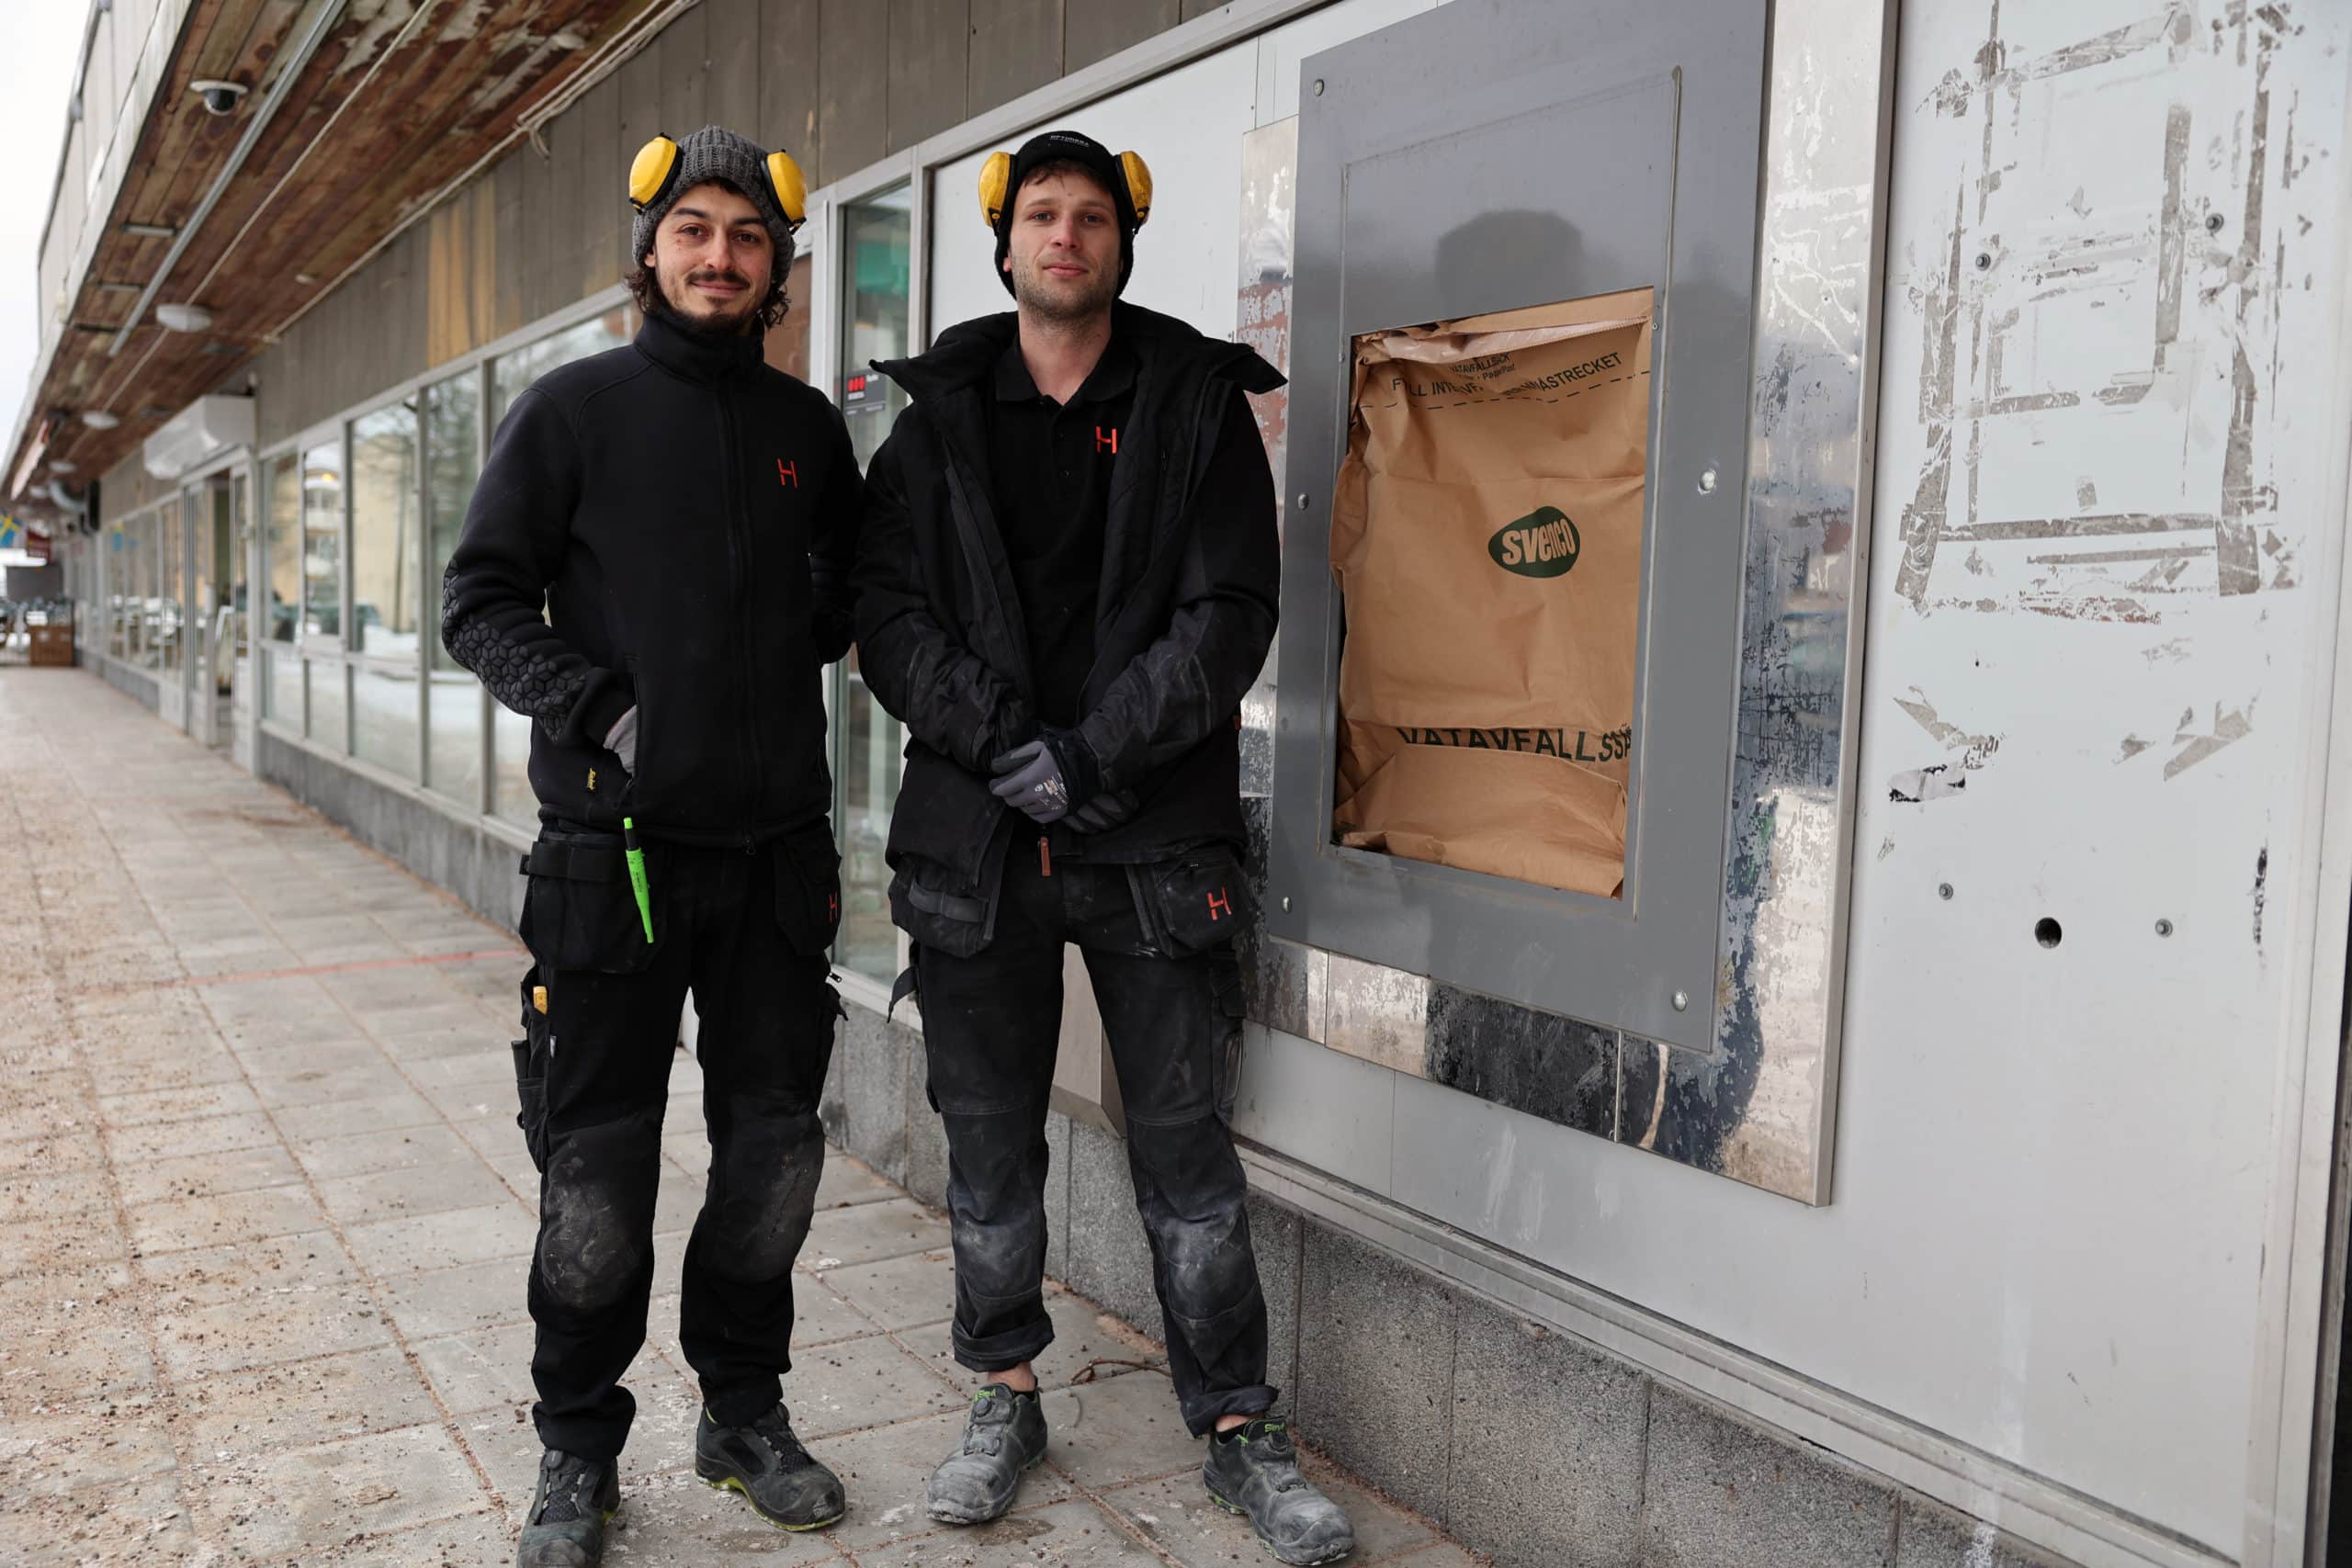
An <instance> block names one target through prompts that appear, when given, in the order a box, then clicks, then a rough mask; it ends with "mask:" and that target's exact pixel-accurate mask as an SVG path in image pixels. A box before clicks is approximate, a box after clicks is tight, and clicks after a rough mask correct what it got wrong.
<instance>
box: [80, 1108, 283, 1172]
mask: <svg viewBox="0 0 2352 1568" xmlns="http://www.w3.org/2000/svg"><path fill="white" fill-rule="evenodd" d="M104 1136H105V1139H106V1146H107V1158H108V1159H109V1160H111V1161H112V1162H113V1163H114V1164H115V1165H116V1166H117V1167H129V1166H136V1165H140V1164H143V1163H145V1162H146V1161H149V1160H158V1159H177V1158H181V1157H184V1156H188V1155H206V1154H226V1153H228V1152H230V1151H231V1150H234V1149H254V1148H265V1147H267V1146H268V1145H272V1144H275V1143H277V1141H278V1137H277V1127H275V1126H274V1125H272V1124H271V1122H270V1119H269V1118H268V1117H266V1116H265V1115H263V1114H262V1113H261V1112H260V1111H243V1112H239V1113H237V1114H234V1115H229V1116H207V1117H201V1118H198V1119H197V1120H195V1121H190V1122H141V1123H140V1124H139V1125H137V1126H132V1127H107V1129H105V1134H104Z"/></svg>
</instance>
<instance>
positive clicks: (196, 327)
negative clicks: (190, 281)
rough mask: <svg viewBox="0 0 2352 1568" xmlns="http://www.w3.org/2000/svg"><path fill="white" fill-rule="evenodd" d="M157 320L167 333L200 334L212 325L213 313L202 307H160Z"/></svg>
mask: <svg viewBox="0 0 2352 1568" xmlns="http://www.w3.org/2000/svg"><path fill="white" fill-rule="evenodd" d="M155 320H156V321H158V322H159V323H161V324H162V326H163V327H164V331H166V332H175V333H200V332H203V331H205V330H206V329H208V328H209V327H210V326H211V325H212V312H211V311H209V310H206V309H205V308H204V307H203V306H201V305H158V306H156V307H155Z"/></svg>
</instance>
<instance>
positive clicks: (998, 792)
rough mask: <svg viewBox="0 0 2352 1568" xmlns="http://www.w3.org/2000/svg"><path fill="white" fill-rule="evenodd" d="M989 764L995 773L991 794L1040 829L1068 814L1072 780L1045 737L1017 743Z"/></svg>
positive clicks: (1048, 826) (990, 789) (990, 787)
mask: <svg viewBox="0 0 2352 1568" xmlns="http://www.w3.org/2000/svg"><path fill="white" fill-rule="evenodd" d="M989 767H990V768H991V769H993V770H994V771H995V773H996V781H995V782H994V783H993V784H989V794H991V795H995V796H996V797H997V798H998V799H999V800H1001V801H1002V802H1004V803H1005V804H1006V805H1007V806H1010V807H1013V808H1014V809H1015V810H1017V811H1019V812H1021V813H1022V814H1023V815H1024V816H1026V817H1027V818H1029V820H1030V821H1032V822H1035V824H1037V826H1039V827H1040V828H1050V827H1052V826H1053V825H1054V824H1055V823H1057V822H1058V821H1060V820H1061V819H1062V818H1065V817H1067V816H1069V806H1070V801H1069V781H1068V780H1067V779H1065V778H1063V777H1062V765H1061V761H1060V760H1059V759H1058V758H1057V757H1056V756H1055V755H1054V749H1053V748H1052V747H1051V746H1049V745H1047V744H1046V742H1045V741H1044V740H1043V739H1037V740H1032V741H1030V742H1029V743H1028V744H1027V745H1025V746H1016V747H1014V748H1013V749H1012V750H1010V751H1007V752H1006V753H1005V754H1004V755H1003V756H1001V757H999V758H998V759H997V760H996V761H993V762H991V763H989Z"/></svg>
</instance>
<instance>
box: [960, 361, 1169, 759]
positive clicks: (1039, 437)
mask: <svg viewBox="0 0 2352 1568" xmlns="http://www.w3.org/2000/svg"><path fill="white" fill-rule="evenodd" d="M995 394H996V395H995V396H993V397H991V398H989V399H987V400H984V407H985V408H986V410H987V417H988V440H989V475H990V479H989V491H990V493H989V501H990V502H992V503H993V504H994V506H995V508H996V520H997V527H998V530H999V531H1000V532H1001V533H1002V535H1003V536H1004V553H1005V556H1006V558H1007V559H1008V560H1009V562H1010V563H1011V565H1012V581H1013V584H1014V586H1015V587H1016V589H1017V590H1018V591H1019V592H1020V595H1021V618H1022V620H1023V623H1024V624H1025V625H1026V626H1027V628H1028V632H1029V668H1030V671H1031V672H1032V674H1033V675H1034V676H1035V679H1036V683H1037V714H1038V716H1039V717H1040V718H1042V719H1043V720H1045V722H1046V723H1047V724H1051V725H1058V726H1061V727H1063V728H1069V726H1072V725H1075V724H1076V723H1078V721H1079V720H1080V719H1081V718H1083V717H1085V715H1084V714H1082V713H1080V712H1079V711H1078V704H1079V694H1080V690H1081V689H1082V688H1083V687H1084V686H1085V684H1086V675H1087V671H1089V670H1091V669H1092V668H1093V665H1094V612H1095V601H1096V599H1097V597H1098V596H1099V594H1100V592H1101V588H1102V581H1103V534H1104V533H1105V531H1106V530H1107V529H1108V527H1109V525H1110V516H1111V474H1112V470H1113V468H1114V467H1115V466H1116V465H1117V463H1118V460H1119V439H1120V433H1121V432H1122V431H1124V430H1125V428H1126V424H1127V415H1128V414H1129V413H1130V412H1133V410H1134V408H1135V400H1136V361H1135V355H1134V354H1133V353H1132V352H1131V351H1129V350H1128V349H1127V348H1126V347H1125V345H1124V344H1121V343H1120V342H1119V340H1118V339H1117V338H1115V337H1114V338H1113V339H1112V340H1111V343H1110V346H1109V347H1107V348H1105V349H1104V350H1103V357H1102V358H1101V359H1100V360H1098V361H1096V362H1095V366H1094V369H1093V372H1092V373H1091V375H1089V376H1088V377H1087V378H1086V381H1085V384H1084V385H1082V386H1081V387H1080V388H1079V389H1078V391H1077V392H1076V393H1075V394H1074V395H1072V397H1071V398H1070V400H1069V402H1067V403H1057V402H1056V401H1054V400H1053V399H1051V398H1048V397H1046V396H1045V395H1044V394H1043V393H1041V392H1039V391H1038V390H1037V384H1036V382H1035V381H1034V380H1032V379H1031V378H1030V376H1029V367H1028V366H1027V365H1026V364H1024V363H1023V360H1022V358H1021V344H1020V340H1019V339H1018V338H1015V339H1014V341H1013V343H1012V346H1011V347H1009V348H1007V349H1006V350H1005V351H1004V354H1003V355H1002V356H1001V357H1000V358H999V359H998V360H997V363H996V385H995Z"/></svg>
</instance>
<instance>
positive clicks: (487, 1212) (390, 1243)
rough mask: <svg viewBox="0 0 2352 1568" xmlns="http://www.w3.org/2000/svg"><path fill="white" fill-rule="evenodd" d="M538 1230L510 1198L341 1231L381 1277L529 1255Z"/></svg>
mask: <svg viewBox="0 0 2352 1568" xmlns="http://www.w3.org/2000/svg"><path fill="white" fill-rule="evenodd" d="M501 1190H502V1191H503V1184H502V1188H501ZM538 1234H539V1227H538V1224H537V1221H535V1220H534V1219H532V1217H531V1215H530V1213H528V1211H526V1210H525V1209H524V1208H523V1207H522V1206H521V1205H520V1204H518V1203H515V1201H513V1200H512V1199H508V1200H506V1201H502V1202H498V1203H492V1204H484V1205H482V1206H481V1207H478V1208H471V1209H452V1210H449V1211H448V1212H447V1213H430V1214H414V1215H409V1216H406V1217H403V1218H401V1219H394V1220H379V1221H377V1222H375V1223H374V1224H360V1225H347V1226H345V1229H344V1233H343V1235H344V1239H345V1241H346V1242H348V1243H349V1244H350V1247H351V1253H352V1256H353V1257H354V1258H357V1259H358V1260H359V1262H360V1265H361V1266H362V1267H363V1268H365V1269H368V1272H369V1273H371V1274H375V1275H378V1276H379V1277H382V1276H389V1275H393V1274H411V1273H414V1272H416V1271H417V1270H419V1269H449V1268H455V1267H457V1266H458V1265H461V1264H467V1263H487V1262H490V1261H491V1260H492V1259H493V1258H529V1257H530V1256H531V1248H532V1245H533V1244H534V1243H535V1242H536V1241H537V1238H538Z"/></svg>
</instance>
